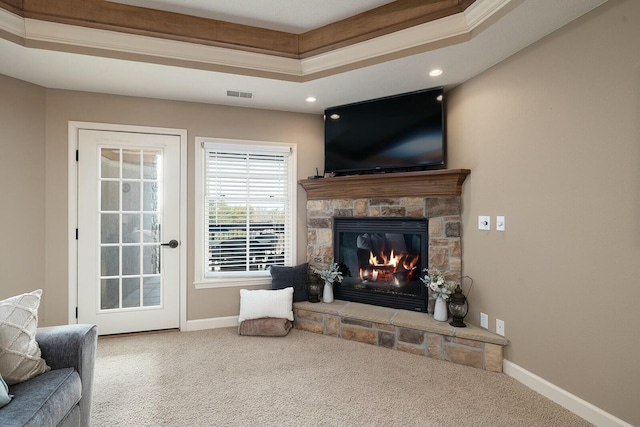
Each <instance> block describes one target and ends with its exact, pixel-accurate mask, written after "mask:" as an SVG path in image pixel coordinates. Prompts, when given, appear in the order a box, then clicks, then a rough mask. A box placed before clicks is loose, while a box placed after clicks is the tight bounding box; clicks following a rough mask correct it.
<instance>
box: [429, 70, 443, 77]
mask: <svg viewBox="0 0 640 427" xmlns="http://www.w3.org/2000/svg"><path fill="white" fill-rule="evenodd" d="M429 75H430V76H431V77H438V76H440V75H442V70H441V69H439V68H434V69H433V70H431V71H429Z"/></svg>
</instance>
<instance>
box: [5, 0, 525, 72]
mask: <svg viewBox="0 0 640 427" xmlns="http://www.w3.org/2000/svg"><path fill="white" fill-rule="evenodd" d="M512 1H514V0H476V1H475V2H474V3H473V4H472V5H471V6H469V7H468V8H467V9H466V10H465V11H463V12H459V13H457V14H455V15H450V16H446V17H444V18H440V19H437V20H434V21H430V22H427V23H424V24H421V25H416V26H413V27H410V28H406V29H403V30H400V31H396V32H393V33H390V34H386V35H383V36H380V37H376V38H373V39H370V40H366V41H362V42H359V43H355V44H352V45H349V46H346V47H342V48H339V49H335V50H331V51H328V52H325V53H321V54H317V55H315V56H311V57H308V58H304V59H296V58H286V57H282V56H278V55H270V54H266V53H259V52H250V51H246V50H237V49H232V48H227V47H218V46H210V45H204V44H198V43H191V42H186V41H179V40H172V39H166V38H158V37H152V36H147V35H138V34H131V33H123V32H118V31H113V30H107V29H99V28H89V27H84V26H77V25H70V24H64V23H59V22H52V21H43V20H40V19H32V18H23V17H21V16H18V15H16V14H14V13H12V12H10V11H8V10H5V9H2V8H0V31H4V32H5V33H8V34H11V35H13V36H14V37H18V38H20V39H22V40H23V44H24V45H25V46H31V47H38V48H44V49H52V50H61V51H68V52H82V53H85V54H95V55H98V56H106V57H116V58H122V57H123V56H124V57H126V58H127V59H130V60H137V61H142V62H155V63H166V64H167V65H178V66H183V67H187V68H201V69H210V70H218V71H227V72H236V73H240V74H247V75H257V76H261V77H268V78H274V79H280V80H289V81H308V80H313V79H315V78H319V77H324V76H327V75H331V74H336V73H339V72H342V71H344V70H345V68H351V69H354V68H359V67H362V66H365V65H370V64H372V63H377V62H383V61H385V60H388V59H389V58H391V57H395V58H398V57H402V56H407V55H411V54H415V53H418V52H425V51H429V50H432V49H436V48H440V47H443V46H447V45H452V44H456V43H460V42H461V41H466V40H469V39H470V38H471V37H472V31H473V30H474V29H476V28H478V27H479V26H480V25H481V24H483V23H485V22H487V21H488V20H489V19H490V18H491V17H493V16H494V15H497V14H498V13H499V11H500V10H501V9H502V8H504V7H505V6H506V5H508V4H509V3H511V2H512ZM0 36H1V35H0Z"/></svg>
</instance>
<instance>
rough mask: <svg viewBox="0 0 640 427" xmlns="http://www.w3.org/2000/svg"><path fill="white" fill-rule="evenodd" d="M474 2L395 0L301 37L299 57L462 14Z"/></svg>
mask: <svg viewBox="0 0 640 427" xmlns="http://www.w3.org/2000/svg"><path fill="white" fill-rule="evenodd" d="M474 2H475V0H396V1H394V2H392V3H388V4H386V5H383V6H380V7H377V8H375V9H372V10H369V11H366V12H363V13H360V14H358V15H354V16H352V17H350V18H346V19H343V20H341V21H338V22H334V23H332V24H329V25H325V26H324V27H321V28H318V29H315V30H311V31H308V32H306V33H303V34H301V35H300V43H299V52H298V53H299V55H300V57H301V58H306V57H310V56H314V55H317V54H320V53H324V52H328V51H331V50H335V49H339V48H342V47H345V46H349V45H352V44H355V43H360V42H363V41H366V40H370V39H373V38H376V37H380V36H383V35H386V34H391V33H394V32H396V31H400V30H404V29H406V28H410V27H413V26H416V25H420V24H425V23H427V22H431V21H435V20H436V19H440V18H444V17H446V16H450V15H455V14H457V13H460V12H464V11H465V10H466V9H467V8H468V7H469V6H471V5H472V4H473V3H474Z"/></svg>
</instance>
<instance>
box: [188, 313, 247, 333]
mask: <svg viewBox="0 0 640 427" xmlns="http://www.w3.org/2000/svg"><path fill="white" fill-rule="evenodd" d="M237 326H238V316H227V317H212V318H210V319H196V320H187V328H186V331H202V330H204V329H218V328H231V327H237Z"/></svg>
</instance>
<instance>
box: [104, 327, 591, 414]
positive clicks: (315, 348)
mask: <svg viewBox="0 0 640 427" xmlns="http://www.w3.org/2000/svg"><path fill="white" fill-rule="evenodd" d="M96 363H97V365H96V377H95V392H94V401H93V402H94V404H93V415H92V422H93V426H94V427H99V426H109V427H114V426H589V425H590V424H589V423H587V422H586V421H584V420H583V419H581V418H579V417H578V416H576V415H574V414H573V413H571V412H569V411H567V410H566V409H564V408H562V407H561V406H559V405H557V404H555V403H553V402H551V401H550V400H548V399H546V398H545V397H543V396H541V395H540V394H538V393H536V392H534V391H532V390H531V389H529V388H527V387H526V386H524V385H522V384H520V383H518V382H517V381H515V380H514V379H513V378H510V377H508V376H507V375H505V374H496V373H491V372H485V371H482V370H479V369H475V368H469V367H465V366H460V365H456V364H453V363H450V362H443V361H438V360H432V359H429V358H427V357H423V356H416V355H412V354H408V353H403V352H400V351H394V350H389V349H385V348H381V347H375V346H372V345H368V344H361V343H357V342H352V341H346V340H341V339H338V338H333V337H327V336H322V335H317V334H313V333H309V332H304V331H299V330H295V329H294V330H292V331H291V332H290V333H289V335H287V336H286V337H282V338H265V337H246V336H238V335H237V330H236V329H235V328H224V329H213V330H206V331H197V332H165V333H156V334H139V335H129V336H120V337H108V338H100V339H99V340H98V351H97V362H96Z"/></svg>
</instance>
